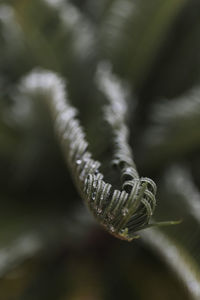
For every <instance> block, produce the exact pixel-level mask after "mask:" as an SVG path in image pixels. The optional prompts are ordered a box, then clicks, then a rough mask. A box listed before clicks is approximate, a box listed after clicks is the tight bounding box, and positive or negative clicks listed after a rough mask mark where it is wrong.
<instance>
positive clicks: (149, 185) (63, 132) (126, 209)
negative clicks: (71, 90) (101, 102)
mask: <svg viewBox="0 0 200 300" xmlns="http://www.w3.org/2000/svg"><path fill="white" fill-rule="evenodd" d="M99 76H100V78H99V82H100V88H101V89H102V91H103V92H105V94H107V96H108V97H107V100H108V105H107V106H106V107H105V109H104V116H105V118H106V119H107V121H108V123H109V125H110V127H111V129H112V133H113V142H114V149H115V150H114V161H115V163H116V164H117V165H118V166H119V168H120V172H121V178H122V190H118V189H114V188H113V187H112V185H111V184H109V183H107V182H105V181H104V179H103V178H104V176H103V174H102V173H101V172H100V170H99V169H100V166H101V164H100V162H99V161H97V160H95V159H94V158H93V157H92V154H91V152H90V151H89V150H88V143H87V141H86V137H85V133H84V130H83V128H82V127H81V125H80V123H79V120H78V119H77V110H76V109H75V108H74V107H73V106H71V104H70V103H69V100H68V96H67V94H66V91H65V84H64V82H63V80H62V79H61V78H60V77H58V76H57V75H56V74H54V73H51V72H48V71H44V70H38V71H34V72H32V73H31V74H30V75H29V76H28V77H26V78H25V79H24V81H23V83H22V85H21V89H22V91H23V92H26V93H28V95H29V96H30V95H35V96H37V95H40V96H42V98H44V99H45V101H46V103H47V105H48V106H49V108H50V111H51V114H52V116H53V119H54V123H55V130H56V133H57V135H58V137H59V139H60V142H61V144H62V148H63V152H64V156H65V159H66V162H67V164H68V166H69V169H70V171H71V173H72V176H73V179H74V182H75V184H76V186H77V188H78V190H79V193H80V195H81V197H82V198H83V199H84V201H85V203H86V204H87V206H88V208H89V210H90V211H91V212H92V214H93V215H94V217H95V218H96V219H97V221H98V222H99V223H100V224H101V225H103V227H104V228H105V229H106V230H108V231H109V232H110V233H111V234H112V235H114V236H116V237H118V238H120V239H124V240H128V241H131V240H132V239H133V238H135V237H136V236H135V232H136V231H139V230H141V229H144V228H146V227H148V226H149V222H150V218H151V216H152V214H153V212H154V209H155V205H156V199H155V194H156V184H155V183H154V182H153V181H152V180H151V179H149V178H143V177H141V178H140V177H139V175H138V172H137V169H136V166H135V163H134V161H133V158H132V151H131V149H130V147H129V145H128V134H129V131H128V128H127V126H126V124H125V114H126V112H127V106H126V102H125V100H124V99H123V97H122V98H121V97H118V98H116V97H115V100H116V102H114V98H113V97H112V96H111V97H110V96H109V93H110V92H111V91H112V90H113V89H114V90H115V86H113V84H115V83H113V82H112V77H110V76H109V74H108V73H105V72H103V73H101V74H100V75H99ZM118 89H119V92H120V87H119V86H118ZM110 95H111V94H110ZM119 95H122V93H119Z"/></svg>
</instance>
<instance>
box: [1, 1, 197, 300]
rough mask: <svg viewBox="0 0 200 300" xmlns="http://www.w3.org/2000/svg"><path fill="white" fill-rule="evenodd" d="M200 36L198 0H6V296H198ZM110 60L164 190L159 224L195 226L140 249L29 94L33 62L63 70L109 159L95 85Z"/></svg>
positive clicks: (83, 299) (150, 171)
mask: <svg viewBox="0 0 200 300" xmlns="http://www.w3.org/2000/svg"><path fill="white" fill-rule="evenodd" d="M199 36H200V2H199V1H198V0H168V1H162V0H123V1H122V0H101V1H92V0H81V1H79V0H74V1H66V0H34V1H27V0H5V1H0V169H1V173H0V183H1V184H0V186H1V189H0V196H1V198H0V199H1V201H0V205H1V209H0V299H2V300H15V299H17V300H18V299H20V300H21V299H22V300H40V299H41V300H51V299H52V300H65V299H69V300H101V299H103V300H104V299H105V300H112V299H113V300H114V299H115V300H117V299H134V300H147V299H150V300H151V299H153V300H172V299H176V300H178V299H181V300H185V299H200V277H199V276H200V275H199V274H200V235H199V233H200V191H199V188H200V171H199V170H200V156H199V148H200V85H199V79H200V38H199ZM104 60H106V61H109V62H110V63H111V64H112V66H113V71H114V73H115V74H117V76H118V77H119V78H121V80H123V81H124V82H125V84H126V85H127V86H128V87H129V89H130V99H129V106H130V112H131V113H130V117H129V127H130V130H131V138H130V144H131V146H132V147H133V152H134V158H135V161H136V165H137V167H138V171H139V173H140V175H141V176H149V177H151V178H152V179H154V180H155V182H156V183H157V185H158V196H157V198H158V206H157V208H156V216H155V218H156V220H172V219H176V220H177V219H182V220H183V222H182V223H181V224H180V225H177V226H172V227H166V228H160V229H155V230H153V229H148V230H146V231H144V232H143V233H141V238H140V239H138V240H135V241H133V242H132V243H127V242H124V241H119V240H117V239H115V238H113V237H111V236H110V235H109V234H107V233H106V232H104V231H103V229H101V228H100V227H99V226H98V225H97V224H96V223H95V221H94V220H93V219H92V217H91V216H90V215H89V213H88V212H87V210H86V208H85V207H84V205H83V203H82V200H81V199H80V197H79V195H78V193H77V191H76V189H75V187H74V185H73V183H72V180H71V177H70V174H69V171H68V169H67V167H66V165H65V162H64V158H63V155H62V153H61V150H60V146H59V144H58V141H57V139H56V138H55V136H54V132H53V124H52V121H51V119H50V116H49V114H48V111H47V109H46V107H45V106H44V104H43V103H42V102H41V101H40V99H35V101H32V100H31V99H29V98H27V97H25V96H24V95H23V94H22V93H21V91H20V89H19V85H20V81H21V80H22V78H24V76H26V75H27V74H28V73H29V72H30V71H31V70H32V69H33V68H35V67H42V68H45V69H49V70H51V71H55V72H57V73H58V74H59V75H61V76H62V77H63V78H64V80H66V82H67V88H68V94H69V98H70V102H71V103H72V104H73V105H74V106H75V107H77V108H78V109H79V111H80V114H79V118H80V120H81V122H82V124H83V125H84V128H85V130H86V133H87V137H88V140H89V142H90V147H91V150H92V153H94V156H95V158H97V159H99V160H100V161H102V162H103V164H104V166H105V168H107V166H108V167H110V154H111V153H110V149H109V143H108V136H107V135H106V130H105V128H104V122H103V120H102V114H101V106H102V103H103V100H102V99H101V95H100V94H99V92H98V91H97V88H96V85H95V80H94V78H95V72H96V68H97V65H98V63H99V62H101V61H104ZM109 176H112V174H109V173H108V174H107V177H108V179H109Z"/></svg>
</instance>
